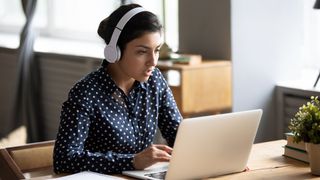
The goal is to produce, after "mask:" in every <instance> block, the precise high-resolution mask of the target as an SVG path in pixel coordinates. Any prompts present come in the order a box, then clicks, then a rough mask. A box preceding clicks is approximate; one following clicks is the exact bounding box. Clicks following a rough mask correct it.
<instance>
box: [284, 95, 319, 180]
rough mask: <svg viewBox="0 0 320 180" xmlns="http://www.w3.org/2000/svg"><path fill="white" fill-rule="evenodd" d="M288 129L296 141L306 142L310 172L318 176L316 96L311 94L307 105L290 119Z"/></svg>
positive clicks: (317, 109)
mask: <svg viewBox="0 0 320 180" xmlns="http://www.w3.org/2000/svg"><path fill="white" fill-rule="evenodd" d="M289 129H290V130H291V132H292V133H293V140H294V142H296V143H299V142H301V141H303V142H305V143H306V150H307V152H308V156H309V162H310V167H311V173H312V174H314V175H318V176H320V102H319V100H318V96H316V97H314V96H311V101H310V102H307V105H303V106H301V107H300V108H299V111H298V112H297V113H296V115H295V116H294V117H293V118H292V119H291V122H290V125H289Z"/></svg>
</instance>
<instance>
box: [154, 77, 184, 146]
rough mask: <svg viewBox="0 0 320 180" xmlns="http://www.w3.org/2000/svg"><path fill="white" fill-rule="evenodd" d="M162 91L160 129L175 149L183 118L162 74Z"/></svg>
mask: <svg viewBox="0 0 320 180" xmlns="http://www.w3.org/2000/svg"><path fill="white" fill-rule="evenodd" d="M160 80H161V85H162V87H161V89H162V92H161V93H160V106H159V107H160V109H159V124H158V127H159V129H160V131H161V134H162V136H163V137H164V138H165V139H166V141H167V143H168V145H169V146H171V147H173V144H174V141H175V138H176V134H177V130H178V126H179V124H180V122H181V120H182V116H181V114H180V111H179V109H178V107H177V104H176V102H175V100H174V97H173V95H172V91H171V89H170V87H169V86H168V84H167V82H166V80H165V79H164V77H163V76H162V75H161V74H160Z"/></svg>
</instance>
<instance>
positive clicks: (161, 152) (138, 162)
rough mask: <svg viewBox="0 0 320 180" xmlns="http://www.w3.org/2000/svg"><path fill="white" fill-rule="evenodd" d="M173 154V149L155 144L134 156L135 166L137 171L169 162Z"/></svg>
mask: <svg viewBox="0 0 320 180" xmlns="http://www.w3.org/2000/svg"><path fill="white" fill-rule="evenodd" d="M171 153H172V148H171V147H169V146H166V145H162V144H153V145H151V146H149V147H148V148H146V149H144V150H143V151H141V152H140V153H137V154H136V155H135V156H134V158H133V166H134V167H135V168H136V169H144V168H146V167H149V166H151V165H153V164H155V163H157V162H168V161H169V160H170V158H171Z"/></svg>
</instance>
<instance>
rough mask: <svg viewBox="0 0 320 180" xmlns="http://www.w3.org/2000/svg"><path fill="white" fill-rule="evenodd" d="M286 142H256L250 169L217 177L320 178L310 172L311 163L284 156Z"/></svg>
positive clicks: (222, 179)
mask: <svg viewBox="0 0 320 180" xmlns="http://www.w3.org/2000/svg"><path fill="white" fill-rule="evenodd" d="M285 144H286V141H285V140H278V141H271V142H266V143H259V144H255V145H254V146H253V148H252V152H251V155H250V158H249V162H248V167H249V169H250V170H249V171H247V172H243V173H236V174H231V175H225V176H221V177H218V178H215V179H221V180H230V179H237V180H238V179H246V180H247V179H270V180H271V179H272V180H274V179H279V180H280V179H281V180H286V179H288V180H294V179H299V180H300V179H320V177H319V176H313V175H312V174H311V173H310V168H309V164H306V163H303V162H300V161H297V160H293V159H290V158H287V157H284V156H282V155H283V152H284V150H283V146H284V145H285ZM212 179H213V178H212Z"/></svg>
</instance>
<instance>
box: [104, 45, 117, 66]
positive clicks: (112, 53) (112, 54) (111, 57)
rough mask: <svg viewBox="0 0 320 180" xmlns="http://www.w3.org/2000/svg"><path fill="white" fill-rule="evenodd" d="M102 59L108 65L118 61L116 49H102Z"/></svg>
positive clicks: (107, 46) (108, 46)
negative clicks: (103, 58)
mask: <svg viewBox="0 0 320 180" xmlns="http://www.w3.org/2000/svg"><path fill="white" fill-rule="evenodd" d="M104 57H105V59H106V60H107V61H108V62H109V63H115V62H116V61H118V47H117V46H116V47H115V46H112V45H106V47H105V48H104Z"/></svg>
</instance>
